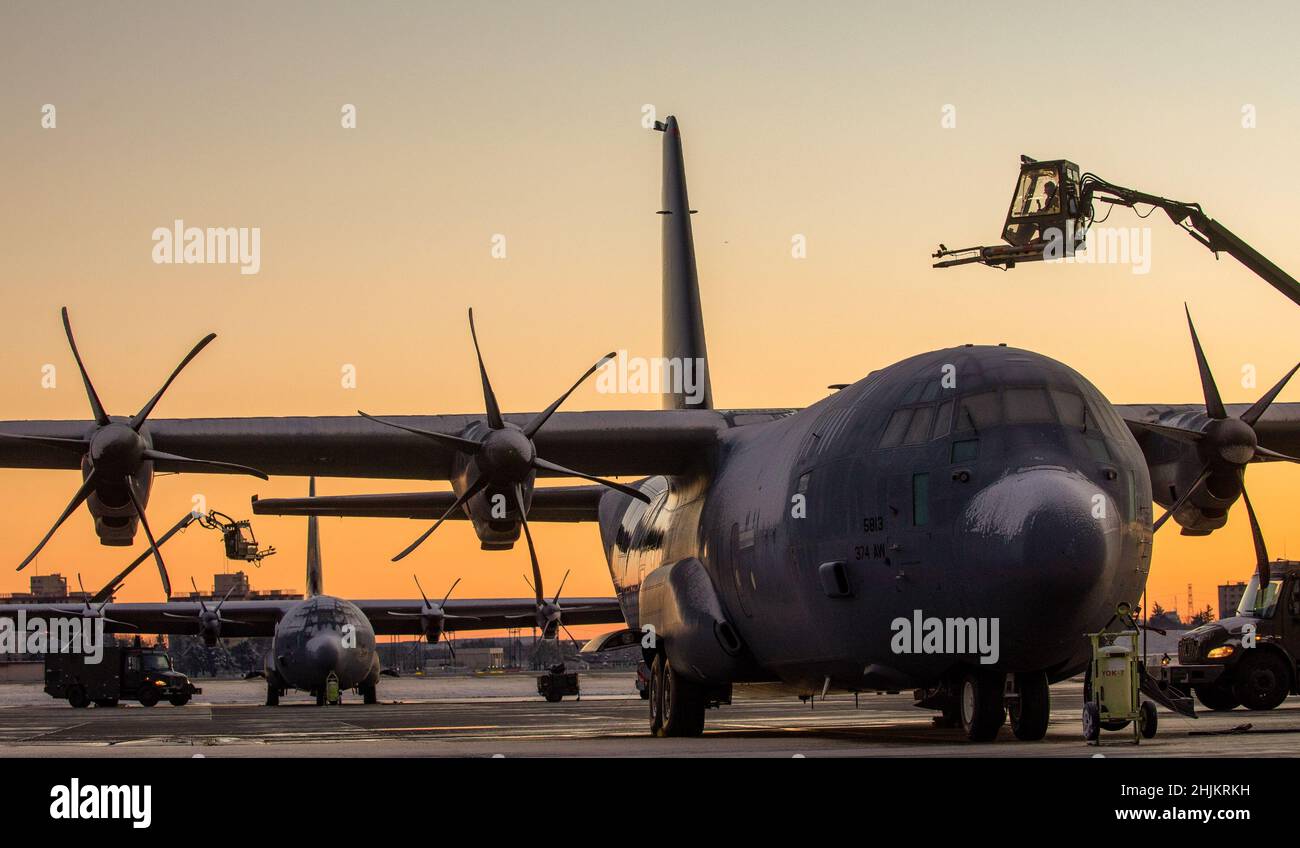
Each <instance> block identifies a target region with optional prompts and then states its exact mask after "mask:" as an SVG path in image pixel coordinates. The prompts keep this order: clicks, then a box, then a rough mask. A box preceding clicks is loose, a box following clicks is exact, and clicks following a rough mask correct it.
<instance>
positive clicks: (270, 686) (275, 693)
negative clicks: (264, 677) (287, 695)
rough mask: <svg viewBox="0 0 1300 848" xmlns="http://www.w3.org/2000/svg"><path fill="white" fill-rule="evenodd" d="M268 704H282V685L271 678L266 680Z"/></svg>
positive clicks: (276, 705) (273, 705)
mask: <svg viewBox="0 0 1300 848" xmlns="http://www.w3.org/2000/svg"><path fill="white" fill-rule="evenodd" d="M266 705H267V706H268V707H278V706H280V687H279V686H276V685H275V684H274V683H272V682H271V681H269V680H268V681H267V682H266Z"/></svg>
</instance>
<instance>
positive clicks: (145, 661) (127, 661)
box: [45, 645, 203, 709]
mask: <svg viewBox="0 0 1300 848" xmlns="http://www.w3.org/2000/svg"><path fill="white" fill-rule="evenodd" d="M88 659H89V657H87V656H86V655H85V654H82V653H69V654H59V653H50V654H46V656H45V691H46V693H47V694H49V695H50V696H51V697H54V698H67V700H68V703H69V704H71V705H72V706H73V707H76V708H78V709H83V708H85V707H88V706H90V705H91V704H92V703H93V704H95V706H98V707H116V706H117V705H118V702H119V701H121V700H122V699H126V700H132V701H139V702H140V703H141V704H142V705H144V706H146V707H152V706H153V705H155V704H157V703H158V702H159V701H161V700H162V699H163V698H166V699H167V700H168V701H169V702H170V703H171V704H172V706H175V707H183V706H185V705H186V704H188V703H189V701H190V698H191V697H192V696H194V695H198V694H200V693H201V692H202V691H203V690H202V689H199V688H198V687H196V686H195V685H194V684H193V683H191V682H190V679H189V678H188V677H186V676H185V675H184V674H181V673H180V672H178V671H176V670H175V669H173V668H172V661H171V657H169V656H168V655H167V652H166V651H164V650H162V649H161V648H151V647H145V646H141V645H131V646H122V645H105V646H104V654H103V656H102V657H101V658H100V661H99V662H97V663H92V662H87V660H88Z"/></svg>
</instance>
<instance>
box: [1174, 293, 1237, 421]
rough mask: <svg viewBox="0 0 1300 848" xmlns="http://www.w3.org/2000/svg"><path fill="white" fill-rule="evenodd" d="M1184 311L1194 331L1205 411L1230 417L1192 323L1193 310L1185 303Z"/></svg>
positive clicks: (1188, 325)
mask: <svg viewBox="0 0 1300 848" xmlns="http://www.w3.org/2000/svg"><path fill="white" fill-rule="evenodd" d="M1183 311H1184V312H1186V313H1187V328H1188V329H1189V330H1191V331H1192V347H1193V348H1194V349H1195V350H1196V367H1197V368H1198V369H1200V372H1201V391H1202V392H1203V393H1204V394H1205V411H1206V412H1208V413H1209V415H1210V417H1211V418H1218V419H1223V418H1227V417H1228V410H1226V409H1224V408H1223V399H1222V398H1220V397H1219V387H1218V386H1216V385H1215V384H1214V374H1212V373H1211V372H1210V363H1209V362H1208V361H1207V360H1206V359H1205V351H1204V350H1202V349H1201V340H1200V339H1199V338H1197V337H1196V325H1195V324H1193V323H1192V311H1191V310H1190V309H1188V308H1187V304H1185V303H1184V304H1183Z"/></svg>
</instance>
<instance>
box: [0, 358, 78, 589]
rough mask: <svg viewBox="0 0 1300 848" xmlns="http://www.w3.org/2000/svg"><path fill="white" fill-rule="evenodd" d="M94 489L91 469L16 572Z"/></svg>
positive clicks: (24, 565)
mask: <svg viewBox="0 0 1300 848" xmlns="http://www.w3.org/2000/svg"><path fill="white" fill-rule="evenodd" d="M87 385H89V384H87ZM94 488H95V469H93V468H92V469H90V473H89V474H87V475H86V479H85V480H84V481H83V482H82V484H81V488H79V489H77V493H76V494H75V495H73V496H72V500H70V501H68V505H67V506H66V507H64V508H63V513H62V514H61V515H60V516H59V517H58V519H57V520H55V522H54V526H53V527H51V528H50V532H48V533H46V534H45V538H44V539H41V541H40V542H39V543H37V545H36V547H35V548H34V549H33V550H32V552H31V553H30V554H28V555H27V559H25V560H23V561H22V562H21V563H19V565H18V569H17V570H18V571H22V570H23V569H24V568H26V567H27V564H28V563H29V562H31V561H32V560H34V559H36V555H37V554H39V553H40V552H41V548H43V547H45V543H46V542H48V541H50V537H52V536H53V535H54V531H55V530H58V529H59V526H60V525H62V524H63V522H65V521H67V520H68V516H69V515H72V513H73V511H74V510H76V508H77V507H79V506H81V505H82V504H83V503H85V501H86V498H88V497H90V493H91V491H92V490H93V489H94Z"/></svg>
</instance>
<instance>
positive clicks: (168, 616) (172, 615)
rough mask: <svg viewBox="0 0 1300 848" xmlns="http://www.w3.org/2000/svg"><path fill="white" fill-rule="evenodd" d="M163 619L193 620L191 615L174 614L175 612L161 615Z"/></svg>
mask: <svg viewBox="0 0 1300 848" xmlns="http://www.w3.org/2000/svg"><path fill="white" fill-rule="evenodd" d="M163 618H183V619H185V620H186V621H193V620H194V616H192V615H181V614H180V613H175V612H165V613H163Z"/></svg>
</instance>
